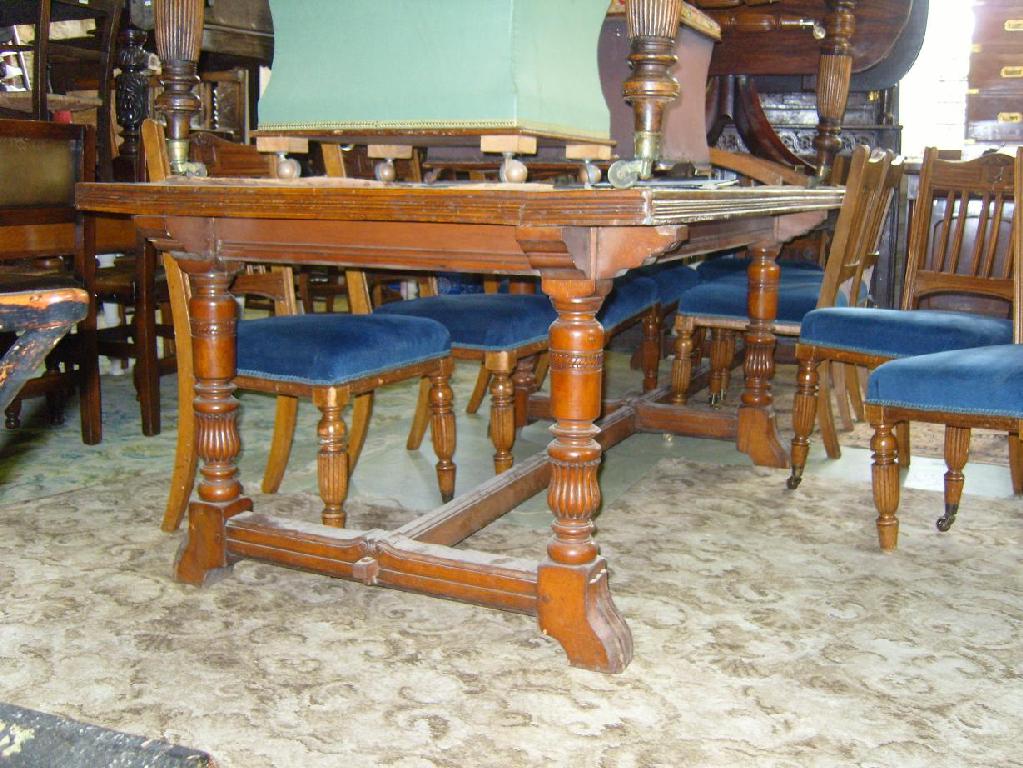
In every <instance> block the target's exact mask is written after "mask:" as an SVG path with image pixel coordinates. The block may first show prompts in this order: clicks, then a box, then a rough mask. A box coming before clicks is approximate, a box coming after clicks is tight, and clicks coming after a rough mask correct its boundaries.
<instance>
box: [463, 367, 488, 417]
mask: <svg viewBox="0 0 1023 768" xmlns="http://www.w3.org/2000/svg"><path fill="white" fill-rule="evenodd" d="M489 386H490V371H488V370H487V366H486V365H484V364H483V363H482V362H480V370H479V373H477V374H476V384H475V385H473V388H472V394H471V395H469V402H468V403H466V405H465V412H466V413H468V414H473V413H476V412H477V411H479V409H480V406H481V405H482V404H483V398H484V397H486V394H487V387H489Z"/></svg>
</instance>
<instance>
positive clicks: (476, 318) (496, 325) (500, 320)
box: [373, 293, 558, 351]
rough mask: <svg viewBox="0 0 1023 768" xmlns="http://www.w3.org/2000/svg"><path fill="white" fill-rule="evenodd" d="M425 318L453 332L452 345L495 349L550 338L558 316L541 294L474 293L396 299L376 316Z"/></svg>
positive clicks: (376, 310)
mask: <svg viewBox="0 0 1023 768" xmlns="http://www.w3.org/2000/svg"><path fill="white" fill-rule="evenodd" d="M384 315H387V316H402V317H426V318H429V319H431V320H434V321H436V322H438V323H440V324H441V325H443V326H444V327H445V328H447V329H448V331H449V332H450V333H451V343H452V345H453V346H456V347H461V348H463V349H478V350H483V351H494V350H500V349H513V348H515V347H521V346H524V345H526V344H532V343H534V342H537V341H542V340H544V339H546V338H547V330H548V329H549V328H550V325H551V323H553V322H554V321H555V319H557V316H558V315H557V312H555V311H554V307H553V306H551V302H550V299H548V298H547V297H546V296H544V295H542V294H506V293H472V294H461V295H457V296H427V297H424V298H421V299H412V300H411V301H393V302H391V303H389V304H384V305H383V306H380V307H378V308H377V309H375V310H374V311H373V316H374V317H377V316H384Z"/></svg>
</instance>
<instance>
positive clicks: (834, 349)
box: [788, 148, 1020, 488]
mask: <svg viewBox="0 0 1023 768" xmlns="http://www.w3.org/2000/svg"><path fill="white" fill-rule="evenodd" d="M1019 162H1020V154H1019V153H1017V156H1016V160H1015V165H1017V166H1018V164H1019ZM1013 168H1014V161H1013V158H1011V157H1008V156H1006V155H999V154H993V155H985V156H983V157H979V158H977V159H975V160H969V161H956V160H942V159H940V158H939V157H938V151H937V150H936V149H934V148H928V149H927V150H926V151H925V153H924V161H923V165H922V167H921V170H920V185H919V193H918V197H917V201H916V205H915V208H914V211H913V222H912V227H911V231H910V234H909V249H908V256H907V263H906V275H905V281H904V286H903V297H902V307H901V309H876V308H861V307H841V308H838V307H836V308H827V309H824V308H822V309H816V310H814V311H813V312H810V313H809V314H808V315H806V317H805V318H804V319H803V326H802V331H801V332H800V336H799V344H798V345H797V346H796V357H797V358H798V359H799V373H798V374H797V391H796V398H795V404H794V409H793V427H794V430H795V437H794V438H793V439H792V475H791V477H790V478H789V481H788V486H789V488H796V487H798V485H799V481H800V479H801V477H802V473H803V468H804V467H805V465H806V457H807V453H808V451H809V436H810V432H811V431H812V430H813V425H814V420H815V416H816V403H817V387H818V373H817V368H818V365H820V363H821V362H824V361H828V362H836V361H837V362H840V363H852V364H855V365H861V366H865V367H867V368H869V369H874V368H876V367H877V366H879V365H881V364H882V363H885V362H887V361H889V360H893V359H896V358H903V357H910V356H913V355H922V354H930V353H934V352H942V351H949V350H957V349H967V348H970V347H978V346H991V345H998V344H1009V343H1011V342H1012V339H1013V335H1012V333H1013V330H1012V321H1011V320H1010V319H1009V318H1011V317H1013V316H1014V311H1015V304H1016V296H1015V289H1014V281H1015V279H1017V277H1016V255H1015V253H1014V250H1015V248H1014V246H1013V244H1012V237H1011V234H1010V233H1011V228H1012V226H1013V224H1012V219H1013V214H1012V211H1013V194H1014V189H1016V182H1015V181H1014V171H1013ZM1018 173H1019V171H1018V168H1017V169H1016V176H1017V177H1018ZM1016 194H1017V195H1018V191H1017V192H1016ZM897 442H898V448H899V451H898V452H899V464H900V465H901V466H907V465H908V463H909V456H910V450H909V431H908V428H907V425H906V422H902V423H900V425H899V429H898V441H897Z"/></svg>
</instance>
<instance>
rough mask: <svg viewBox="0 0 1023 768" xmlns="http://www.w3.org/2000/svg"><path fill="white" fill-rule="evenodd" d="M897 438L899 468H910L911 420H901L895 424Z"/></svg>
mask: <svg viewBox="0 0 1023 768" xmlns="http://www.w3.org/2000/svg"><path fill="white" fill-rule="evenodd" d="M895 440H896V441H897V443H898V451H899V469H909V462H910V458H911V457H910V451H909V422H908V421H900V422H899V423H898V424H896V425H895Z"/></svg>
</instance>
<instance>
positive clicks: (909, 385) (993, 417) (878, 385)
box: [866, 149, 1023, 550]
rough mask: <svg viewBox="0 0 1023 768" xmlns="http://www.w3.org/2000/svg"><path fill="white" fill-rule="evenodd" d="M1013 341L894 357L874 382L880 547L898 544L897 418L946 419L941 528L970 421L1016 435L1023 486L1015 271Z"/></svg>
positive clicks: (1020, 314)
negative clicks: (894, 428) (943, 502)
mask: <svg viewBox="0 0 1023 768" xmlns="http://www.w3.org/2000/svg"><path fill="white" fill-rule="evenodd" d="M1014 179H1015V181H1014V187H1015V193H1014V198H1015V204H1014V216H1013V225H1012V244H1011V249H1012V250H1013V252H1014V255H1015V259H1019V255H1020V254H1021V253H1023V227H1021V226H1020V222H1019V218H1018V216H1019V213H1018V212H1019V211H1020V210H1021V208H1023V149H1019V150H1017V152H1016V167H1015V172H1014ZM1013 282H1014V284H1013V287H1012V291H1013V296H1014V307H1013V316H1012V322H1013V325H1012V336H1013V343H1012V344H998V345H994V346H986V347H977V348H972V349H956V350H953V351H947V352H936V353H933V354H928V355H919V356H916V357H905V358H900V359H896V360H891V361H889V362H887V363H884V364H883V365H881V366H879V367H878V368H877V369H875V370H874V371H873V373H871V375H870V379H869V380H868V382H867V399H866V413H867V418H868V419H869V421H870V423H871V425H872V426H873V427H874V438H873V440H871V448H873V450H874V462H873V466H872V468H871V479H872V484H873V488H874V504H875V506H876V507H877V513H878V516H877V534H878V541H879V543H880V545H881V549H884V550H892V549H895V547H896V545H897V544H898V538H899V520H898V517H897V516H896V512H897V511H898V507H899V465H898V461H897V457H896V453H897V450H896V440H895V437H894V435H893V431H892V430H893V426H894V425H895V424H899V423H905V422H908V421H923V422H928V423H931V424H944V425H945V464H946V466H947V467H948V471H947V472H946V473H945V512H944V514H943V515H942V516H941V517H940V518H938V520H937V523H936V525H937V528H938V530H939V531H948V530H949V529H950V528H951V527H952V524H953V523H954V522H955V518H956V513H957V512H958V511H959V502H960V499H961V497H962V492H963V483H964V479H965V478H964V476H963V468H964V467H965V466H966V462H967V460H968V459H969V450H970V430H971V428H984V429H999V430H1004V431H1005V432H1007V433H1008V435H1009V469H1010V471H1011V473H1012V485H1013V490H1014V491H1015V492H1016V494H1017V495H1019V494H1021V493H1023V443H1021V442H1020V434H1021V433H1020V427H1021V426H1023V280H1021V278H1020V273H1019V271H1018V267H1017V271H1016V275H1015V280H1014V281H1013Z"/></svg>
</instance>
